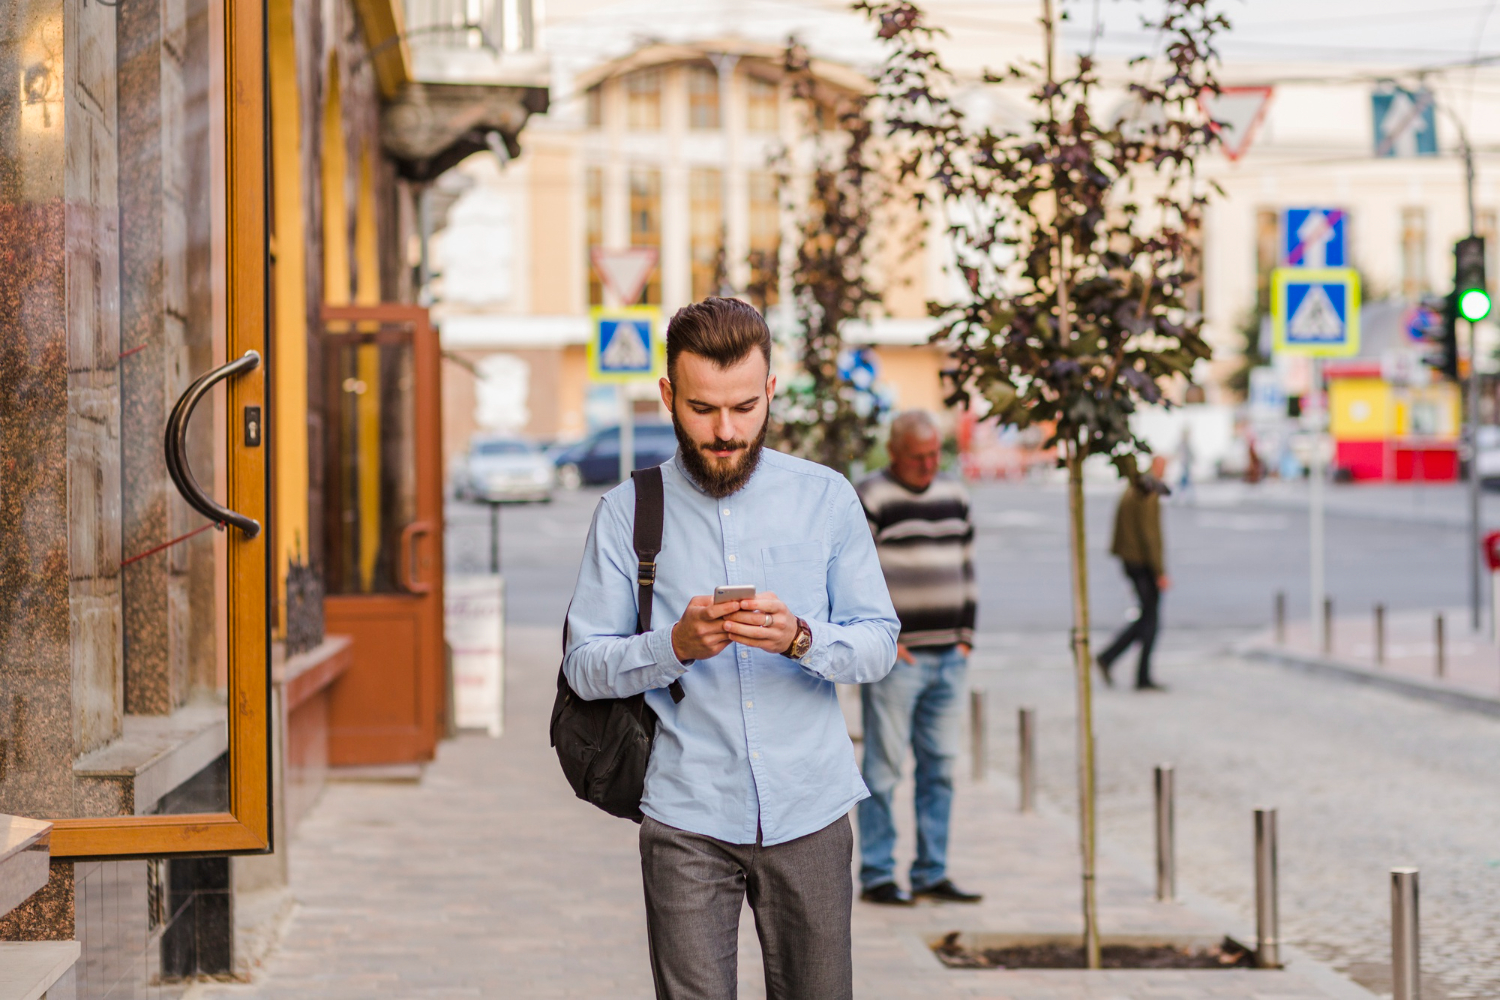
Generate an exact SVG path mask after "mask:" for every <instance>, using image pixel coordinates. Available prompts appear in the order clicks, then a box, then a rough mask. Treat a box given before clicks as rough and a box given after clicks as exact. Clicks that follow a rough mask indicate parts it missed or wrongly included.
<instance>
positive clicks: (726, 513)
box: [724, 507, 729, 517]
mask: <svg viewBox="0 0 1500 1000" xmlns="http://www.w3.org/2000/svg"><path fill="white" fill-rule="evenodd" d="M724 516H725V517H728V516H729V508H728V507H725V508H724Z"/></svg>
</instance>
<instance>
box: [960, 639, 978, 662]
mask: <svg viewBox="0 0 1500 1000" xmlns="http://www.w3.org/2000/svg"><path fill="white" fill-rule="evenodd" d="M958 651H959V652H960V653H962V654H964V659H966V660H967V659H968V658H969V654H970V653H972V652H974V647H973V646H971V645H969V644H968V643H967V642H961V643H959V644H958Z"/></svg>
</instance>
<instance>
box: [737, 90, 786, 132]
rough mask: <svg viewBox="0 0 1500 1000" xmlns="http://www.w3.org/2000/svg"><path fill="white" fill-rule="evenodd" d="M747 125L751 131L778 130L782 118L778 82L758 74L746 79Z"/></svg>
mask: <svg viewBox="0 0 1500 1000" xmlns="http://www.w3.org/2000/svg"><path fill="white" fill-rule="evenodd" d="M745 92H746V106H745V127H746V128H748V129H749V130H750V131H751V132H778V131H780V130H781V120H780V115H779V107H778V96H779V95H778V94H777V91H776V84H774V83H772V82H771V81H769V80H762V79H761V78H760V77H758V76H752V77H748V78H747V79H746V81H745Z"/></svg>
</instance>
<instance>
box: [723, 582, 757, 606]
mask: <svg viewBox="0 0 1500 1000" xmlns="http://www.w3.org/2000/svg"><path fill="white" fill-rule="evenodd" d="M754 597H755V585H754V584H750V583H730V584H726V585H725V586H722V587H715V588H714V603H715V604H723V603H725V602H726V601H748V600H751V599H753V598H754Z"/></svg>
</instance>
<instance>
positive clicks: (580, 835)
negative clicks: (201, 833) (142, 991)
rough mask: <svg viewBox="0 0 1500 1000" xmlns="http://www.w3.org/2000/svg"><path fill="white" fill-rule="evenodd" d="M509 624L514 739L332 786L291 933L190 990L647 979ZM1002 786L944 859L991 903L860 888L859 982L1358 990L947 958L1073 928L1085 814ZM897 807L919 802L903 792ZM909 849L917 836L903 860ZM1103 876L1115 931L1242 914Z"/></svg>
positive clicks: (893, 996) (623, 870) (362, 992)
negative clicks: (992, 939) (930, 943)
mask: <svg viewBox="0 0 1500 1000" xmlns="http://www.w3.org/2000/svg"><path fill="white" fill-rule="evenodd" d="M508 640H509V647H508V652H509V661H508V662H509V676H508V678H507V709H508V718H507V728H506V734H505V736H503V737H502V738H500V739H498V740H490V739H485V738H482V737H464V738H462V739H459V740H457V741H454V742H451V743H448V744H445V745H444V746H443V747H442V749H441V752H440V754H439V757H438V760H437V761H436V762H435V763H434V764H433V765H432V766H430V767H429V768H428V769H427V771H426V774H425V776H424V778H423V780H422V781H421V783H420V784H404V785H403V784H384V785H382V784H338V785H333V786H331V787H330V788H329V789H328V791H327V793H326V795H325V797H324V799H323V801H322V802H321V803H320V804H319V805H318V806H317V807H316V808H315V809H314V810H313V812H312V813H311V814H310V815H309V817H308V818H307V819H306V820H305V821H304V824H303V826H302V828H301V830H300V831H299V836H298V838H297V839H296V841H295V842H294V843H293V844H292V847H291V864H292V872H293V890H294V892H295V894H296V896H297V898H298V900H299V906H298V909H297V911H296V914H295V916H294V917H293V919H292V921H291V922H290V925H289V927H288V929H287V932H286V936H285V938H284V940H283V942H282V945H281V947H280V948H279V950H278V951H277V952H276V953H275V954H274V955H273V956H272V957H271V959H270V960H269V961H268V963H267V964H266V966H265V967H264V968H263V969H261V970H260V972H259V973H258V974H257V976H256V978H255V982H253V983H252V984H249V985H244V986H220V985H210V986H206V987H204V988H203V989H202V991H201V993H200V995H202V996H207V997H247V996H254V997H262V998H267V1000H271V998H283V997H285V998H292V997H295V998H299V1000H317V998H328V1000H343V998H349V1000H353V998H356V997H357V998H360V1000H367V998H397V1000H399V998H417V997H420V998H459V997H496V998H550V997H590V998H622V1000H623V998H640V1000H644V998H647V997H650V996H651V995H652V989H651V982H650V974H649V970H648V968H647V963H646V942H645V928H644V918H643V913H642V906H641V901H640V885H639V860H638V856H637V853H636V846H635V833H636V828H635V827H634V826H633V825H631V824H629V823H626V822H623V821H620V820H615V819H612V818H610V817H608V816H605V815H604V814H603V813H600V812H598V811H596V810H594V809H592V808H590V807H588V806H586V805H584V804H583V803H581V802H578V801H577V800H576V799H574V798H573V797H572V794H571V792H570V791H569V790H568V788H567V786H566V784H565V783H564V782H563V780H562V777H561V774H560V772H559V771H558V769H557V765H556V761H555V758H554V757H553V756H552V752H551V750H550V749H549V748H548V747H547V741H546V733H545V729H546V720H547V712H548V709H549V707H550V703H551V695H552V690H553V680H554V678H555V671H556V653H555V650H556V643H557V637H556V635H555V632H554V631H553V630H550V629H535V628H517V627H512V628H511V629H510V630H509V636H508ZM907 795H908V800H907V801H908V803H909V791H908V792H907ZM1014 803H1015V786H1014V784H1013V783H1011V782H1010V781H1009V780H1007V778H1005V777H1004V776H992V777H991V779H990V780H989V781H987V782H985V783H983V784H982V785H976V784H975V783H973V782H971V781H967V780H965V781H964V782H963V784H962V785H961V787H960V789H959V795H958V806H957V815H956V818H955V819H956V822H955V831H954V850H953V860H952V870H953V872H954V875H955V878H956V879H957V880H958V881H960V882H961V884H964V885H966V886H973V887H976V888H978V889H980V890H982V891H984V892H985V893H986V894H987V895H986V900H985V902H984V903H983V904H982V905H980V906H976V907H957V906H933V905H924V906H921V907H917V908H913V909H910V910H895V909H885V908H879V907H872V906H868V905H865V904H856V907H855V925H854V938H855V970H856V994H857V996H859V997H861V998H862V1000H876V998H879V1000H906V998H913V1000H914V998H922V1000H933V998H944V997H954V998H959V997H985V998H991V1000H1000V998H1015V1000H1020V998H1027V1000H1043V998H1059V1000H1062V998H1100V1000H1104V998H1109V1000H1122V998H1131V1000H1147V998H1150V1000H1197V998H1210V997H1213V998H1218V997H1226V998H1227V997H1267V998H1270V997H1274V998H1278V1000H1315V998H1327V997H1346V998H1354V997H1368V996H1369V994H1367V993H1365V992H1364V991H1363V990H1360V989H1359V988H1357V987H1354V986H1352V985H1351V984H1349V983H1347V981H1344V980H1341V979H1337V978H1335V977H1333V976H1331V974H1329V973H1327V972H1326V971H1324V970H1323V969H1322V968H1321V967H1318V966H1313V965H1311V964H1310V963H1307V962H1293V963H1292V965H1291V966H1290V967H1289V969H1288V970H1287V971H1283V972H1257V971H1249V970H1237V971H1228V972H1218V971H1215V972H1104V973H1086V972H1041V971H1035V972H1003V971H963V970H950V969H946V968H944V967H942V966H941V965H940V964H939V963H938V962H937V960H936V959H935V958H934V957H933V956H932V954H931V953H930V951H928V949H927V947H926V943H925V942H926V941H927V940H930V939H931V938H933V937H936V936H940V935H941V934H943V933H945V932H948V931H952V930H964V931H987V932H1017V933H1027V932H1052V933H1067V932H1073V933H1076V932H1077V930H1078V927H1079V919H1078V916H1077V912H1076V910H1077V899H1078V878H1077V860H1076V842H1077V841H1076V831H1074V830H1073V829H1071V827H1070V826H1067V825H1064V824H1062V823H1060V822H1059V821H1058V820H1057V819H1056V818H1055V817H1051V816H1048V815H1046V814H1043V815H1040V816H1026V817H1022V816H1019V815H1017V813H1016V812H1015V810H1014ZM902 808H903V815H909V804H907V805H903V807H902ZM905 825H906V826H909V825H910V824H909V821H908V822H907V824H905ZM910 853H911V847H910V838H909V832H907V836H905V837H904V838H903V841H902V844H901V846H900V848H899V850H898V858H901V857H908V858H909V857H910ZM1099 890H1100V899H1101V911H1102V912H1101V916H1102V925H1103V929H1104V931H1105V933H1106V934H1107V935H1109V934H1167V935H1173V936H1176V935H1194V936H1196V935H1210V936H1215V937H1217V936H1219V935H1222V934H1223V933H1224V932H1225V931H1226V930H1237V928H1233V927H1227V926H1226V922H1225V921H1224V919H1223V918H1219V917H1207V916H1204V915H1203V911H1201V910H1198V909H1196V908H1193V907H1189V906H1183V905H1173V904H1165V905H1164V904H1158V903H1156V902H1155V901H1154V900H1153V899H1152V897H1151V892H1150V890H1149V888H1148V887H1147V885H1146V884H1145V881H1144V879H1143V878H1142V877H1141V873H1140V872H1138V871H1135V870H1133V869H1132V868H1130V867H1129V866H1127V865H1121V864H1117V863H1114V862H1112V861H1111V860H1110V859H1109V858H1108V857H1106V858H1105V859H1104V864H1103V865H1102V867H1101V871H1100V883H1099ZM740 952H741V996H743V997H747V998H754V997H762V996H764V989H763V986H762V984H761V981H760V970H759V955H758V948H757V945H756V943H755V939H754V933H753V929H752V925H751V922H750V920H749V915H748V912H747V914H746V919H745V920H744V921H743V922H742V934H741V948H740ZM808 1000H816V998H808Z"/></svg>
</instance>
